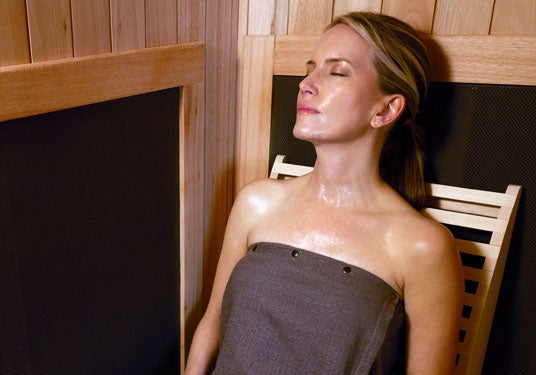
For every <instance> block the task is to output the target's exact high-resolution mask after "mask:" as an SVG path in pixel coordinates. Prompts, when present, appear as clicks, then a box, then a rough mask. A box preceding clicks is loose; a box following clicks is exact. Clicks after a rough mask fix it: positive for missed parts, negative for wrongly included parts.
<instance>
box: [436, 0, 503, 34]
mask: <svg viewBox="0 0 536 375" xmlns="http://www.w3.org/2000/svg"><path fill="white" fill-rule="evenodd" d="M493 3H494V0H471V1H467V0H437V2H436V11H435V17H434V25H433V28H432V32H433V34H435V35H488V34H489V30H490V26H491V16H492V13H493Z"/></svg>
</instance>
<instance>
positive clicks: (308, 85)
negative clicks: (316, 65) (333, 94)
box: [299, 72, 318, 95]
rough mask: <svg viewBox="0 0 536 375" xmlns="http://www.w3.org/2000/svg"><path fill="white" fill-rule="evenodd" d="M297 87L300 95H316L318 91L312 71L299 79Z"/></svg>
mask: <svg viewBox="0 0 536 375" xmlns="http://www.w3.org/2000/svg"><path fill="white" fill-rule="evenodd" d="M299 88H300V94H302V95H304V94H311V95H316V94H317V93H318V88H317V85H316V82H315V79H314V72H311V73H309V74H308V75H306V76H305V77H304V78H303V79H302V80H301V82H300V85H299Z"/></svg>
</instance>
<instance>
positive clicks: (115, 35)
mask: <svg viewBox="0 0 536 375" xmlns="http://www.w3.org/2000/svg"><path fill="white" fill-rule="evenodd" d="M110 10H111V25H112V51H113V52H118V51H127V50H132V49H137V48H144V47H145V1H144V0H110Z"/></svg>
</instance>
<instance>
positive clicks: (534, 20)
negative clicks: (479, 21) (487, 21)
mask: <svg viewBox="0 0 536 375" xmlns="http://www.w3.org/2000/svg"><path fill="white" fill-rule="evenodd" d="M491 34H492V35H535V34H536V0H495V9H494V11H493V20H492V22H491Z"/></svg>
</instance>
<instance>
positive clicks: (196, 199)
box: [179, 83, 205, 373]
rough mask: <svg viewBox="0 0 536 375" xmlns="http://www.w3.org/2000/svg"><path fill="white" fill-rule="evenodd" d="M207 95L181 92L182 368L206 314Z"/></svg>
mask: <svg viewBox="0 0 536 375" xmlns="http://www.w3.org/2000/svg"><path fill="white" fill-rule="evenodd" d="M204 95H205V85H204V84H203V83H199V84H196V85H192V86H185V87H183V88H182V89H181V105H180V111H181V113H180V120H179V124H180V127H179V129H180V130H179V165H180V168H179V175H180V177H179V184H180V194H179V202H180V203H179V209H180V223H181V225H180V249H181V251H180V274H181V282H180V307H181V309H180V311H181V317H180V322H181V324H180V328H181V333H180V334H181V341H180V342H181V364H182V365H183V366H184V364H185V362H186V355H187V353H188V352H189V346H190V343H191V341H192V337H193V334H194V332H195V328H196V326H197V323H198V322H199V319H200V318H201V316H202V314H203V303H202V301H203V238H204V233H203V229H204V212H205V210H204V174H203V170H204V157H205V155H204V153H205V147H204V139H205V126H204V100H203V99H204ZM181 373H182V372H181Z"/></svg>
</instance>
